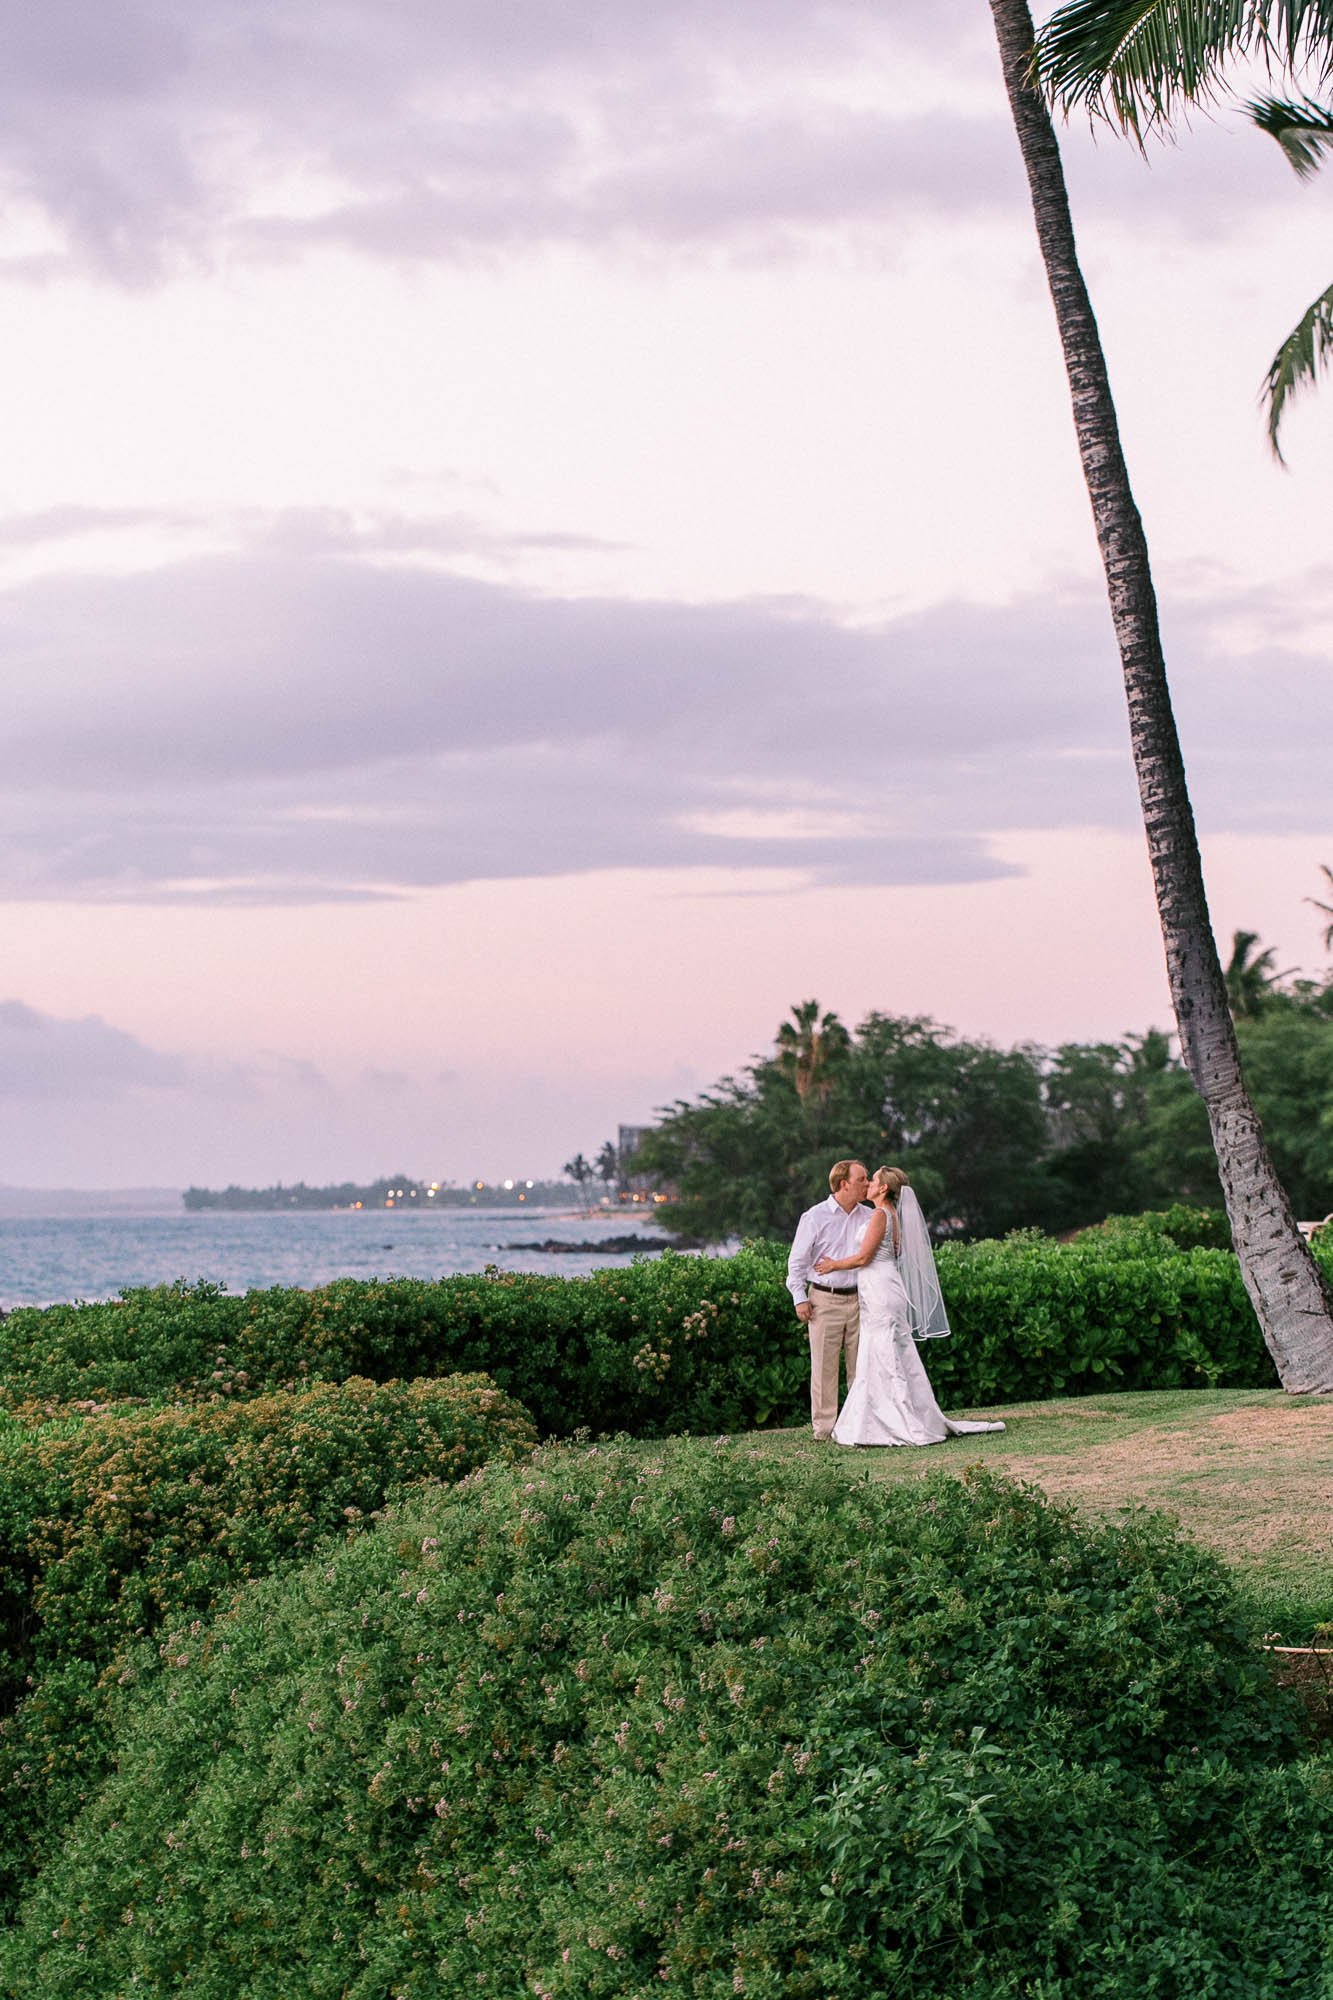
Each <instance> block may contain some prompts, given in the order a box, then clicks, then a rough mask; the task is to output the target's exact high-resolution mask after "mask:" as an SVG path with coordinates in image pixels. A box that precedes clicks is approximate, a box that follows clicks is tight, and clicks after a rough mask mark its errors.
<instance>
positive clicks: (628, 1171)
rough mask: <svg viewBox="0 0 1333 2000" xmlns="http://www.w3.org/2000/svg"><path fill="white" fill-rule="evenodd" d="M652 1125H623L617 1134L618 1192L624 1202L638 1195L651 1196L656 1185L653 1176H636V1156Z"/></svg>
mask: <svg viewBox="0 0 1333 2000" xmlns="http://www.w3.org/2000/svg"><path fill="white" fill-rule="evenodd" d="M652 1129H653V1128H652V1126H651V1125H622V1126H620V1128H619V1130H618V1131H617V1133H616V1167H617V1181H616V1186H617V1192H618V1193H619V1195H620V1198H621V1200H622V1201H625V1200H631V1201H632V1200H633V1199H634V1197H635V1196H636V1195H637V1196H639V1197H640V1198H642V1197H643V1196H644V1195H651V1194H653V1193H655V1192H656V1185H655V1182H654V1180H653V1177H652V1175H651V1174H636V1173H635V1171H634V1155H635V1154H636V1153H637V1152H638V1150H639V1148H640V1146H641V1145H642V1144H643V1142H644V1139H645V1138H646V1137H647V1135H648V1134H649V1132H651V1131H652Z"/></svg>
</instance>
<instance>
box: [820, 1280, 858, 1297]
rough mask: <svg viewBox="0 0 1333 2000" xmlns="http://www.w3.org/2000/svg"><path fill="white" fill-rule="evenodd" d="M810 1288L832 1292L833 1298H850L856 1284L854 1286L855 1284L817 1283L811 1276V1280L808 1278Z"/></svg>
mask: <svg viewBox="0 0 1333 2000" xmlns="http://www.w3.org/2000/svg"><path fill="white" fill-rule="evenodd" d="M810 1290H811V1291H812V1292H832V1294H833V1296H834V1298H835V1299H850V1298H851V1297H853V1295H854V1294H855V1291H856V1286H855V1285H819V1284H816V1282H815V1280H814V1279H813V1278H811V1280H810Z"/></svg>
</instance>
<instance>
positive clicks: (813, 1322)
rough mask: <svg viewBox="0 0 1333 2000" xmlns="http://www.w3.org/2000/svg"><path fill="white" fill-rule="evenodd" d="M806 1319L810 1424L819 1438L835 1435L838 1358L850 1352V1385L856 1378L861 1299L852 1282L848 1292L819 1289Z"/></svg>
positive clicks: (813, 1290)
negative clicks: (808, 1341)
mask: <svg viewBox="0 0 1333 2000" xmlns="http://www.w3.org/2000/svg"><path fill="white" fill-rule="evenodd" d="M810 1304H811V1306H812V1308H813V1310H812V1312H811V1314H810V1318H809V1320H808V1321H807V1322H806V1325H807V1328H808V1331H809V1334H810V1425H811V1428H812V1429H813V1431H814V1434H815V1436H816V1437H817V1438H826V1437H832V1435H833V1425H834V1423H835V1421H836V1419H837V1415H838V1404H839V1397H838V1362H839V1360H840V1358H841V1356H842V1355H843V1354H844V1353H845V1354H846V1356H847V1387H848V1388H849V1389H850V1388H851V1386H852V1383H853V1382H854V1381H855V1379H856V1343H857V1336H858V1333H859V1331H860V1325H861V1301H860V1299H859V1298H858V1297H857V1293H856V1287H855V1286H854V1285H853V1287H852V1289H851V1290H850V1291H849V1292H817V1291H815V1289H814V1288H813V1286H812V1287H811V1291H810Z"/></svg>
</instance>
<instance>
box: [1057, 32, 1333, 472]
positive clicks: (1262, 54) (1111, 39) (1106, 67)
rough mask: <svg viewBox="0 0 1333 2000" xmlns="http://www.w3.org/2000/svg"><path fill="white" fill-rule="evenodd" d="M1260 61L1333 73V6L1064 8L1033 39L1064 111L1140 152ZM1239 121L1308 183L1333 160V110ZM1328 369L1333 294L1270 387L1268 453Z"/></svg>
mask: <svg viewBox="0 0 1333 2000" xmlns="http://www.w3.org/2000/svg"><path fill="white" fill-rule="evenodd" d="M1246 57H1258V58H1259V59H1261V60H1262V61H1264V62H1265V63H1266V64H1268V65H1269V66H1270V67H1271V68H1273V69H1276V70H1277V71H1279V72H1281V73H1284V74H1286V75H1289V76H1290V75H1292V74H1294V73H1297V72H1299V71H1301V70H1302V69H1307V68H1308V69H1313V70H1314V72H1315V73H1316V74H1317V75H1318V76H1319V77H1320V78H1321V79H1326V78H1327V77H1328V75H1329V73H1330V71H1333V4H1330V0H1066V4H1065V5H1064V6H1062V7H1059V8H1057V9H1056V11H1055V13H1054V14H1052V16H1051V18H1050V20H1049V21H1048V22H1047V23H1046V26H1045V27H1044V28H1043V29H1042V31H1041V34H1040V35H1039V36H1038V37H1037V42H1036V49H1035V54H1034V57H1033V65H1034V71H1035V74H1036V75H1037V77H1038V78H1039V80H1040V82H1041V85H1042V87H1043V89H1045V91H1046V92H1047V93H1048V95H1049V96H1050V97H1051V98H1052V100H1053V101H1054V102H1055V103H1057V104H1059V105H1060V106H1061V107H1062V108H1063V109H1064V110H1066V111H1069V110H1071V109H1072V108H1073V107H1074V106H1075V105H1083V106H1085V107H1086V108H1087V109H1088V110H1090V111H1092V112H1093V113H1094V114H1096V115H1098V116H1100V117H1104V118H1108V119H1110V120H1111V121H1112V122H1113V123H1115V124H1118V125H1119V126H1120V127H1121V128H1122V129H1123V130H1124V131H1127V132H1129V133H1131V134H1132V135H1133V136H1134V137H1135V138H1136V139H1138V140H1139V142H1140V143H1142V141H1143V138H1144V136H1145V134H1146V133H1147V132H1149V131H1151V130H1154V129H1158V128H1161V127H1164V126H1166V125H1168V124H1169V123H1170V121H1171V118H1172V115H1173V113H1174V112H1175V111H1176V109H1177V107H1178V106H1179V105H1181V104H1182V103H1207V102H1211V101H1212V100H1214V99H1215V98H1217V97H1218V96H1220V95H1222V94H1223V93H1224V91H1225V88H1226V86H1225V83H1224V79H1223V72H1224V70H1225V68H1226V66H1227V64H1228V63H1229V62H1232V61H1235V60H1241V61H1243V60H1244V59H1245V58H1246ZM1244 109H1245V111H1246V113H1247V115H1248V116H1249V118H1250V119H1251V121H1252V122H1253V123H1254V124H1255V125H1257V126H1258V128H1259V130H1260V131H1261V132H1267V133H1268V135H1269V137H1270V138H1272V139H1276V141H1277V143H1278V145H1279V146H1281V148H1282V150H1283V152H1284V154H1285V155H1286V157H1287V159H1288V161H1289V162H1290V164H1291V166H1292V167H1293V168H1294V169H1295V171H1296V172H1297V174H1299V175H1300V176H1301V177H1302V178H1303V179H1304V178H1305V177H1306V176H1307V175H1309V174H1312V173H1313V172H1314V171H1315V169H1316V168H1317V167H1318V166H1319V163H1320V157H1321V155H1322V153H1323V151H1324V149H1325V148H1328V149H1329V150H1331V151H1333V106H1327V105H1323V104H1320V103H1318V102H1316V100H1315V99H1313V98H1311V97H1308V96H1305V95H1304V94H1302V95H1301V96H1300V97H1256V98H1251V99H1250V100H1249V101H1248V103H1246V104H1245V106H1244ZM1330 360H1333V285H1330V286H1329V288H1328V290H1327V291H1325V292H1321V293H1320V295H1319V297H1318V298H1317V299H1316V300H1315V301H1314V303H1313V304H1312V305H1310V306H1307V307H1306V310H1305V311H1304V312H1303V313H1302V314H1301V317H1300V318H1299V320H1297V322H1296V324H1295V326H1294V327H1293V328H1292V330H1291V332H1290V333H1289V334H1288V335H1287V337H1286V339H1285V340H1284V341H1283V343H1282V345H1281V346H1280V347H1279V348H1278V351H1277V353H1276V354H1275V355H1274V356H1273V359H1272V361H1271V362H1270V363H1269V366H1268V372H1267V374H1266V375H1265V377H1264V387H1263V400H1264V403H1265V405H1266V407H1267V410H1268V441H1269V443H1270V445H1271V446H1272V448H1273V451H1274V454H1275V455H1276V456H1277V457H1278V458H1279V459H1280V458H1281V457H1282V452H1281V448H1280V446H1279V443H1278V432H1279V430H1280V427H1281V424H1282V417H1283V412H1284V411H1285V409H1286V406H1287V403H1288V401H1289V399H1290V397H1291V395H1292V394H1293V392H1294V391H1295V390H1296V389H1298V388H1300V387H1301V386H1302V385H1303V384H1305V383H1308V382H1312V381H1314V380H1315V378H1316V377H1317V376H1318V374H1319V372H1320V370H1321V369H1322V368H1323V367H1324V365H1325V364H1326V363H1328V362H1329V361H1330Z"/></svg>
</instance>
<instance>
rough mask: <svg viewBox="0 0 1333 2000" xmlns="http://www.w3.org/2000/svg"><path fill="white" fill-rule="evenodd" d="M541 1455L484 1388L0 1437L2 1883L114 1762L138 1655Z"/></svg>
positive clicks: (307, 1402) (408, 1387)
mask: <svg viewBox="0 0 1333 2000" xmlns="http://www.w3.org/2000/svg"><path fill="white" fill-rule="evenodd" d="M534 1441H535V1438H534V1432H533V1428H532V1424H531V1420H530V1419H529V1417H528V1415H527V1413H526V1411H524V1410H523V1409H522V1408H521V1407H520V1406H519V1405H518V1404H516V1403H514V1402H512V1401H510V1399H509V1398H508V1397H506V1396H502V1395H501V1394H500V1392H499V1391H498V1390H497V1389H496V1388H495V1387H494V1386H493V1384H491V1383H490V1382H488V1381H487V1380H486V1379H485V1377H484V1376H471V1377H455V1378H454V1379H452V1380H450V1381H446V1382H432V1381H419V1382H408V1383H398V1382H388V1383H383V1384H376V1383H373V1382H366V1381H359V1380H352V1381H348V1382H344V1383H342V1384H334V1383H324V1384H321V1385H319V1386H317V1387H315V1388H311V1389H307V1390H305V1391H304V1392H303V1393H301V1394H298V1395H290V1394H276V1395H270V1396H260V1397H257V1398H255V1399H254V1400H253V1401H250V1402H244V1403H236V1404H222V1405H218V1406H216V1407H213V1408H204V1409H189V1410H186V1409H164V1410H156V1411H134V1412H129V1413H122V1414H119V1415H103V1416H92V1417H88V1418H87V1419H85V1420H82V1421H80V1420H74V1421H70V1420H68V1419H67V1420H65V1421H63V1422H59V1423H52V1424H46V1425H44V1426H42V1427H40V1428H39V1429H36V1430H33V1431H28V1430H25V1429H24V1428H23V1427H22V1426H20V1425H17V1424H13V1423H10V1424H7V1425H6V1426H5V1428H4V1430H3V1432H0V1609H2V1610H3V1614H4V1618H5V1626H4V1662H5V1665H4V1681H3V1684H2V1685H0V1699H2V1700H3V1709H4V1717H3V1720H0V1850H2V1851H3V1856H4V1862H3V1867H2V1868H0V1880H3V1879H4V1876H5V1875H9V1876H10V1877H12V1874H13V1871H14V1870H15V1869H20V1870H21V1869H22V1867H23V1866H24V1865H25V1851H26V1849H27V1848H28V1846H29V1844H30V1843H32V1842H34V1841H35V1842H37V1843H38V1844H39V1845H40V1844H41V1843H42V1842H43V1841H44V1840H45V1839H46V1837H47V1836H48V1833H49V1832H50V1830H51V1829H55V1828H59V1826H60V1825H61V1824H62V1823H63V1821H64V1820H65V1819H66V1818H67V1817H68V1816H69V1814H70V1812H71V1811H72V1810H73V1809H74V1807H75V1806H76V1805H77V1803H78V1802H79V1800H80V1799H81V1798H82V1797H83V1796H85V1795H86V1792H87V1790H88V1788H89V1786H90V1785H91V1784H92V1783H94V1782H95V1781H96V1779H97V1778H98V1777H99V1776H100V1773H101V1769H102V1766H103V1763H104V1760H105V1756H106V1698H107V1689H108V1687H109V1685H110V1684H112V1683H114V1682H115V1680H116V1679H117V1677H118V1676H119V1675H121V1674H122V1673H123V1671H124V1669H125V1653H126V1648H127V1646H128V1645H130V1644H131V1642H133V1641H135V1640H138V1639H142V1638H143V1636H144V1635H145V1634H148V1633H152V1632H154V1631H156V1630H157V1629H158V1627H159V1626H160V1625H161V1624H162V1622H163V1621H164V1620H165V1619H170V1618H182V1617H189V1616H203V1615H205V1614H206V1613H208V1612H210V1611H211V1610H212V1609H213V1608H214V1607H215V1606H216V1605H217V1604H218V1603H219V1602H221V1601H223V1600H224V1599H225V1598H226V1596H227V1594H228V1593H229V1592H230V1591H231V1590H233V1589H234V1588H235V1587H236V1586H237V1585H239V1584H242V1583H244V1582H246V1581H247V1580H248V1579H250V1578H252V1577H256V1576H262V1575H266V1574H268V1572H270V1571H271V1570H273V1569H275V1568H276V1567H277V1566H278V1565H279V1564H280V1563H283V1562H290V1561H292V1560H294V1559H299V1558H302V1557H304V1556H306V1555H308V1554H309V1553H310V1551H311V1550H312V1549H313V1548H314V1547H315V1545H316V1544H317V1543H318V1541H319V1540H320V1539H321V1537H323V1536H327V1535H330V1534H339V1535H345V1534H347V1533H349V1532H351V1531H352V1530H353V1529H354V1528H355V1526H356V1524H357V1523H358V1522H360V1521H361V1520H363V1518H364V1517H365V1516H366V1515H368V1514H369V1513H371V1512H372V1511H373V1510H374V1509H376V1508H378V1507H381V1506H383V1505H384V1503H385V1502H386V1501H387V1500H389V1499H391V1498H393V1497H395V1496H397V1495H400V1494H401V1493H403V1492H404V1491H405V1489H406V1488H407V1487H409V1486H410V1485H412V1484H413V1483H414V1482H416V1481H419V1480H422V1479H437V1480H453V1479H460V1478H462V1477H464V1476H465V1475H466V1474H467V1473H469V1472H471V1471H473V1470H475V1469H476V1467H477V1466H479V1465H481V1464H482V1463H484V1462H485V1461H486V1460H487V1459H489V1458H491V1457H494V1456H496V1455H497V1454H498V1455H507V1454H511V1453H513V1452H522V1451H526V1450H527V1449H528V1448H529V1447H530V1446H531V1445H532V1443H533V1442H534Z"/></svg>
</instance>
